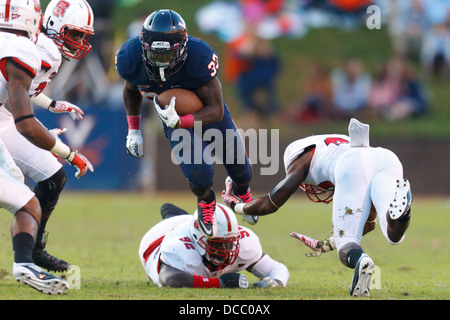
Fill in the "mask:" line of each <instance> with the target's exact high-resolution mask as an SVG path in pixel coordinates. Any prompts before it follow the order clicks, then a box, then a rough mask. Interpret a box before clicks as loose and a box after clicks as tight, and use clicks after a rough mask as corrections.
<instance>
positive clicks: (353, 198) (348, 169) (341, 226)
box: [333, 148, 403, 252]
mask: <svg viewBox="0 0 450 320" xmlns="http://www.w3.org/2000/svg"><path fill="white" fill-rule="evenodd" d="M334 170H335V171H334V174H335V192H334V197H333V232H334V237H335V241H336V248H337V251H338V252H339V249H340V248H342V246H344V245H345V244H347V243H349V242H355V243H357V244H359V243H360V242H361V237H362V233H363V228H364V224H365V223H366V221H367V218H368V217H369V213H370V209H371V205H372V204H373V205H374V207H375V209H376V211H377V217H378V222H379V224H380V228H381V230H382V232H383V235H384V236H385V238H386V239H387V240H388V242H389V243H391V244H394V243H393V242H392V241H391V240H390V239H389V237H388V235H387V220H386V219H387V218H386V214H387V212H388V209H389V205H390V203H391V202H392V201H393V199H394V196H395V190H396V180H397V179H402V178H403V166H402V164H401V162H400V160H399V159H398V157H397V156H396V155H395V154H394V153H393V152H392V151H390V150H387V149H384V148H350V149H349V150H348V151H347V152H345V153H344V154H342V155H341V156H340V157H339V158H338V159H337V160H336V165H335V169H334ZM402 240H403V238H402V239H401V240H400V241H399V242H397V243H400V242H401V241H402Z"/></svg>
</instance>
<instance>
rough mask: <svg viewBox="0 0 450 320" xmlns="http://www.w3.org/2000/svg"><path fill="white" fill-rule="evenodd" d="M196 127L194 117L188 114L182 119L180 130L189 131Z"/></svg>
mask: <svg viewBox="0 0 450 320" xmlns="http://www.w3.org/2000/svg"><path fill="white" fill-rule="evenodd" d="M193 126H194V116H193V115H192V114H187V115H185V116H181V117H180V124H179V126H178V128H185V129H189V128H192V127H193Z"/></svg>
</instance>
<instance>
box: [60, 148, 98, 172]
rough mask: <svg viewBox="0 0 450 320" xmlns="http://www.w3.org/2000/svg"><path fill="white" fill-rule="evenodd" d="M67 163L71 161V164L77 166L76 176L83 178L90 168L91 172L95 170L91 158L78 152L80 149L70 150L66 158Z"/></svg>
mask: <svg viewBox="0 0 450 320" xmlns="http://www.w3.org/2000/svg"><path fill="white" fill-rule="evenodd" d="M66 161H67V163H69V164H70V165H71V166H74V167H76V168H77V172H76V173H75V177H76V178H78V179H79V178H81V177H82V176H84V175H85V174H86V172H87V171H88V170H90V171H91V172H94V167H93V166H92V164H91V163H90V162H89V160H88V159H87V158H86V157H85V156H83V155H82V154H81V153H79V152H78V150H72V151H71V152H70V155H69V157H68V158H67V159H66Z"/></svg>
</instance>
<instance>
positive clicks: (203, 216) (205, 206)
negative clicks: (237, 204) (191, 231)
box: [197, 196, 217, 239]
mask: <svg viewBox="0 0 450 320" xmlns="http://www.w3.org/2000/svg"><path fill="white" fill-rule="evenodd" d="M197 212H198V220H197V222H198V225H199V227H200V231H201V232H202V233H203V235H204V236H205V237H207V238H209V239H211V238H214V237H215V236H216V233H217V221H216V215H215V212H216V199H215V196H214V200H213V201H211V202H206V201H204V200H201V199H199V201H198V203H197Z"/></svg>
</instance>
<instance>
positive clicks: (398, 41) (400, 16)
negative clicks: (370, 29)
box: [389, 0, 430, 59]
mask: <svg viewBox="0 0 450 320" xmlns="http://www.w3.org/2000/svg"><path fill="white" fill-rule="evenodd" d="M389 11H390V19H389V28H390V33H391V36H392V37H393V41H392V42H393V46H394V49H395V53H396V54H402V55H406V56H409V57H410V58H414V59H418V57H419V53H420V49H421V46H422V40H423V35H424V33H425V32H427V30H428V29H429V28H430V21H429V19H428V15H427V12H426V10H425V3H424V0H410V1H398V0H393V1H391V2H390V8H389Z"/></svg>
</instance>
